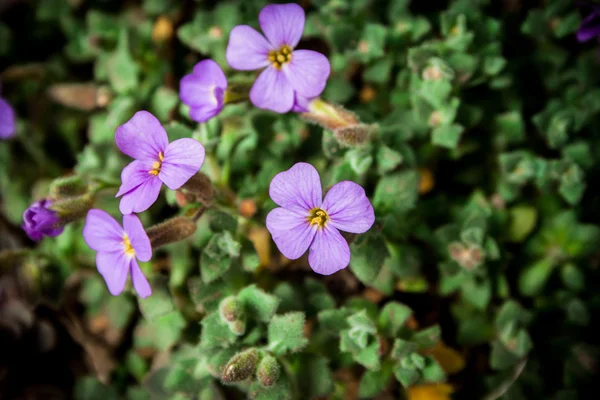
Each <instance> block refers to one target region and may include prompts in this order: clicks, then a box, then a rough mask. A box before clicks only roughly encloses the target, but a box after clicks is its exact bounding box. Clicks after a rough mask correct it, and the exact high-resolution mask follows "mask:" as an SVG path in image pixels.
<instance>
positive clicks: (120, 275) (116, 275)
mask: <svg viewBox="0 0 600 400" xmlns="http://www.w3.org/2000/svg"><path fill="white" fill-rule="evenodd" d="M130 263H131V259H130V258H129V257H127V256H126V255H125V253H123V251H122V250H120V251H113V252H99V253H97V254H96V267H97V268H98V271H99V272H100V274H101V275H102V277H103V278H104V281H105V282H106V286H108V291H109V292H110V293H111V294H112V295H113V296H117V295H119V294H121V292H122V291H123V288H125V282H127V274H128V272H129V265H130Z"/></svg>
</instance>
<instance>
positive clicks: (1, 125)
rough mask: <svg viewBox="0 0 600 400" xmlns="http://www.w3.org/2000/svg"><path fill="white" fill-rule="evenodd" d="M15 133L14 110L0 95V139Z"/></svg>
mask: <svg viewBox="0 0 600 400" xmlns="http://www.w3.org/2000/svg"><path fill="white" fill-rule="evenodd" d="M14 135H15V111H14V110H13V108H12V106H11V105H10V104H8V102H7V101H6V100H4V99H3V98H2V97H0V139H8V138H10V137H13V136H14Z"/></svg>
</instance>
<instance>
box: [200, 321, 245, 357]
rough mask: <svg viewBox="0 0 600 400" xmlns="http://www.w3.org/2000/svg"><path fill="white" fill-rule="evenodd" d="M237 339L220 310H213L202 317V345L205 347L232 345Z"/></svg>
mask: <svg viewBox="0 0 600 400" xmlns="http://www.w3.org/2000/svg"><path fill="white" fill-rule="evenodd" d="M236 340H237V336H236V335H235V334H234V333H233V332H231V330H230V329H229V327H228V326H227V324H226V323H225V322H223V321H222V320H221V317H220V316H219V313H218V312H213V313H211V314H209V315H207V316H206V317H204V318H203V319H202V333H201V336H200V345H201V346H202V347H205V348H211V347H230V346H231V345H232V344H233V343H235V341H236Z"/></svg>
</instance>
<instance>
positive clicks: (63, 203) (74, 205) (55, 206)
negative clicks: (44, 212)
mask: <svg viewBox="0 0 600 400" xmlns="http://www.w3.org/2000/svg"><path fill="white" fill-rule="evenodd" d="M93 206H94V196H93V195H92V194H90V193H87V194H84V195H81V196H76V197H67V198H64V199H61V200H58V201H54V202H53V203H52V205H51V206H50V207H49V208H50V209H51V210H53V211H55V212H56V214H57V215H58V217H59V218H60V225H66V224H68V223H69V222H73V221H76V220H78V219H80V218H83V217H85V215H86V214H87V212H88V211H89V210H90V208H92V207H93Z"/></svg>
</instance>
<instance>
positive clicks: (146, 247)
mask: <svg viewBox="0 0 600 400" xmlns="http://www.w3.org/2000/svg"><path fill="white" fill-rule="evenodd" d="M123 229H124V230H125V233H127V237H129V242H130V243H131V246H132V247H133V250H134V251H135V257H136V258H137V259H138V260H140V261H150V259H151V258H152V246H151V245H150V239H149V238H148V235H147V234H146V231H145V230H144V226H143V225H142V222H141V221H140V219H139V218H138V216H137V215H135V214H129V215H123Z"/></svg>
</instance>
